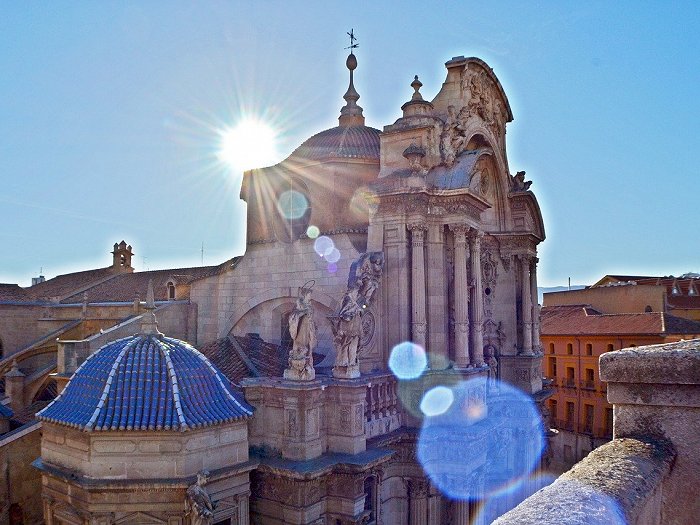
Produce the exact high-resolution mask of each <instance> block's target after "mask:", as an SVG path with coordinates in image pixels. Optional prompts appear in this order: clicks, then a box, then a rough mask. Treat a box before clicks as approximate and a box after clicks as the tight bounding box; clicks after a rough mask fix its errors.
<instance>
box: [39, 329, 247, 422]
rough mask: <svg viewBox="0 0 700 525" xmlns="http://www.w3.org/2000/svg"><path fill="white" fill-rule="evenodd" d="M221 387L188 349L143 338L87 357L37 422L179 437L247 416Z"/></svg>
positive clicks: (220, 378) (211, 369)
mask: <svg viewBox="0 0 700 525" xmlns="http://www.w3.org/2000/svg"><path fill="white" fill-rule="evenodd" d="M227 383H228V381H227V380H226V378H225V377H224V375H223V374H222V373H221V372H220V371H219V370H217V368H216V367H215V366H214V365H213V364H212V363H211V362H210V361H209V360H208V359H207V358H206V357H204V355H203V354H201V353H200V352H199V351H197V350H196V349H195V348H194V347H192V346H191V345H189V344H188V343H186V342H184V341H180V340H178V339H172V338H170V337H165V336H163V335H162V334H159V333H142V334H141V335H135V336H132V337H127V338H124V339H119V340H117V341H113V342H111V343H108V344H106V345H105V346H103V347H102V348H100V349H99V350H98V351H97V352H95V353H94V354H92V355H90V356H89V357H88V358H87V359H86V360H85V362H84V363H83V364H82V365H81V366H80V368H78V370H76V372H75V374H74V375H73V377H72V378H71V380H70V381H69V382H68V384H67V385H66V387H65V389H64V390H63V392H61V394H60V395H59V396H58V397H57V398H56V399H55V400H54V401H53V402H52V403H51V404H50V405H49V406H47V407H46V408H45V409H44V410H42V411H41V412H39V413H38V414H37V417H38V418H39V419H40V420H42V421H47V422H51V423H60V424H63V425H68V426H71V427H74V428H79V429H81V430H85V431H113V430H122V431H123V430H175V431H185V430H188V429H192V428H200V427H206V426H210V425H216V424H220V423H226V422H230V421H234V420H237V419H241V418H245V417H248V416H250V415H252V413H253V409H252V407H251V406H250V405H248V404H247V403H246V402H245V401H244V400H243V399H242V396H239V395H237V394H235V393H233V392H232V391H231V390H230V388H229V387H228V386H227Z"/></svg>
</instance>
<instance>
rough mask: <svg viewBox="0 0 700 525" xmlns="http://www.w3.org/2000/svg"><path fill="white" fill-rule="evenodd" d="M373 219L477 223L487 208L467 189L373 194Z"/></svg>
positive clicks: (486, 205)
mask: <svg viewBox="0 0 700 525" xmlns="http://www.w3.org/2000/svg"><path fill="white" fill-rule="evenodd" d="M377 200H378V208H377V212H376V214H375V218H379V217H381V216H390V215H401V216H405V215H408V214H415V215H418V216H421V217H431V218H436V219H437V218H440V219H441V220H443V221H444V222H445V223H450V222H457V221H461V220H464V219H465V218H466V219H468V220H469V219H470V220H472V221H474V222H475V223H478V222H479V219H480V217H481V213H482V212H483V211H484V210H486V209H488V208H489V207H490V205H489V204H488V203H487V202H486V201H485V200H483V199H482V198H481V197H479V196H477V195H474V194H473V193H472V192H471V191H469V190H466V191H465V190H423V191H420V192H408V193H407V192H405V191H404V192H387V193H384V194H378V195H377Z"/></svg>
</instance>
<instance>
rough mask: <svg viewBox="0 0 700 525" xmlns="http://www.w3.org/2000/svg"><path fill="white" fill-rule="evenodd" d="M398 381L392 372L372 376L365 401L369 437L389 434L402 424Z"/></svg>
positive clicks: (366, 434)
mask: <svg viewBox="0 0 700 525" xmlns="http://www.w3.org/2000/svg"><path fill="white" fill-rule="evenodd" d="M397 389H398V383H397V381H396V378H395V377H394V376H393V375H392V374H381V375H375V376H373V377H371V378H370V383H369V384H368V386H367V397H366V401H365V436H366V438H367V439H370V438H373V437H376V436H381V435H383V434H388V433H389V432H391V431H393V430H396V429H397V428H399V427H400V426H401V419H400V415H399V410H398V402H399V395H398V390H397Z"/></svg>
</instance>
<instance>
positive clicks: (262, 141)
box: [219, 119, 278, 171]
mask: <svg viewBox="0 0 700 525" xmlns="http://www.w3.org/2000/svg"><path fill="white" fill-rule="evenodd" d="M220 136H221V142H220V145H219V159H220V160H222V161H223V162H225V163H226V164H228V165H229V166H231V167H232V168H233V169H235V170H237V171H244V170H249V169H252V168H261V167H265V166H270V165H271V164H274V163H275V162H277V160H278V159H277V132H276V131H275V130H274V129H273V128H272V126H270V125H269V124H267V123H265V122H263V121H260V120H254V119H245V120H242V121H240V122H239V123H238V124H237V125H236V126H235V127H232V128H226V129H224V130H222V131H220Z"/></svg>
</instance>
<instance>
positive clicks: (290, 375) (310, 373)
mask: <svg viewBox="0 0 700 525" xmlns="http://www.w3.org/2000/svg"><path fill="white" fill-rule="evenodd" d="M305 364H306V359H291V358H290V359H289V365H290V367H289V368H287V369H286V370H285V371H284V378H285V379H290V380H292V381H312V380H313V379H315V378H316V370H315V369H314V368H309V367H305V366H304V365H305Z"/></svg>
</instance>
